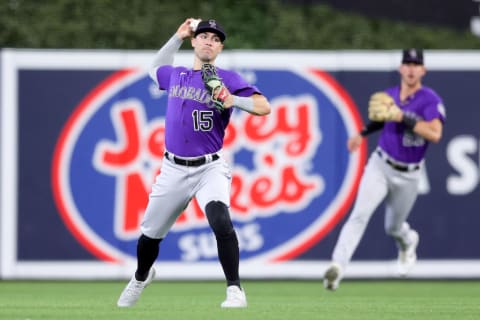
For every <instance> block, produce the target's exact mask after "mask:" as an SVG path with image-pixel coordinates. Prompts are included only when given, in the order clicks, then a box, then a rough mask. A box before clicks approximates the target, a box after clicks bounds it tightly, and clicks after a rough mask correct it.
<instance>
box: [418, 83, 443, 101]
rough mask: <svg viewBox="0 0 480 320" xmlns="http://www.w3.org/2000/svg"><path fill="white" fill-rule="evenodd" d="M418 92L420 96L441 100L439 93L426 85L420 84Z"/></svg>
mask: <svg viewBox="0 0 480 320" xmlns="http://www.w3.org/2000/svg"><path fill="white" fill-rule="evenodd" d="M420 93H421V94H422V96H424V97H425V98H426V99H432V100H437V101H441V100H442V98H441V97H440V95H439V94H438V93H437V92H436V91H435V90H434V89H432V88H430V87H428V86H422V88H421V89H420Z"/></svg>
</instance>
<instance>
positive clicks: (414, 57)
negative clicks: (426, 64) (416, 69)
mask: <svg viewBox="0 0 480 320" xmlns="http://www.w3.org/2000/svg"><path fill="white" fill-rule="evenodd" d="M402 63H414V64H423V50H422V49H413V48H411V49H404V50H403V56H402Z"/></svg>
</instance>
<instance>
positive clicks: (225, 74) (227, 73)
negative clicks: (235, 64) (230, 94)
mask: <svg viewBox="0 0 480 320" xmlns="http://www.w3.org/2000/svg"><path fill="white" fill-rule="evenodd" d="M216 69H217V74H218V75H219V76H220V77H221V78H237V77H240V74H239V73H238V72H236V71H234V70H229V69H223V68H220V67H216Z"/></svg>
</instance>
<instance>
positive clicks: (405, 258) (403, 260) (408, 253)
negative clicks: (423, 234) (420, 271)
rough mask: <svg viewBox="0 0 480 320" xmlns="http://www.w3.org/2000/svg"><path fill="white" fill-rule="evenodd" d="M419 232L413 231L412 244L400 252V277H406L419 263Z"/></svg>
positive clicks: (398, 263) (398, 264)
mask: <svg viewBox="0 0 480 320" xmlns="http://www.w3.org/2000/svg"><path fill="white" fill-rule="evenodd" d="M419 238H420V237H419V236H418V233H417V231H415V230H412V243H411V244H410V245H409V246H408V247H407V248H406V249H405V250H399V251H398V262H397V266H398V273H399V274H400V276H403V277H404V276H406V275H407V273H408V272H409V271H410V270H411V269H412V268H413V266H414V265H415V263H416V262H417V252H416V251H417V246H418V241H419Z"/></svg>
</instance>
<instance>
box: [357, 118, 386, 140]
mask: <svg viewBox="0 0 480 320" xmlns="http://www.w3.org/2000/svg"><path fill="white" fill-rule="evenodd" d="M384 125H385V123H384V122H377V121H372V122H370V123H368V124H367V125H366V126H365V127H364V128H363V129H362V131H360V135H361V136H362V137H366V136H368V135H369V134H370V133H373V132H376V131H378V130H381V129H383V126H384Z"/></svg>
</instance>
